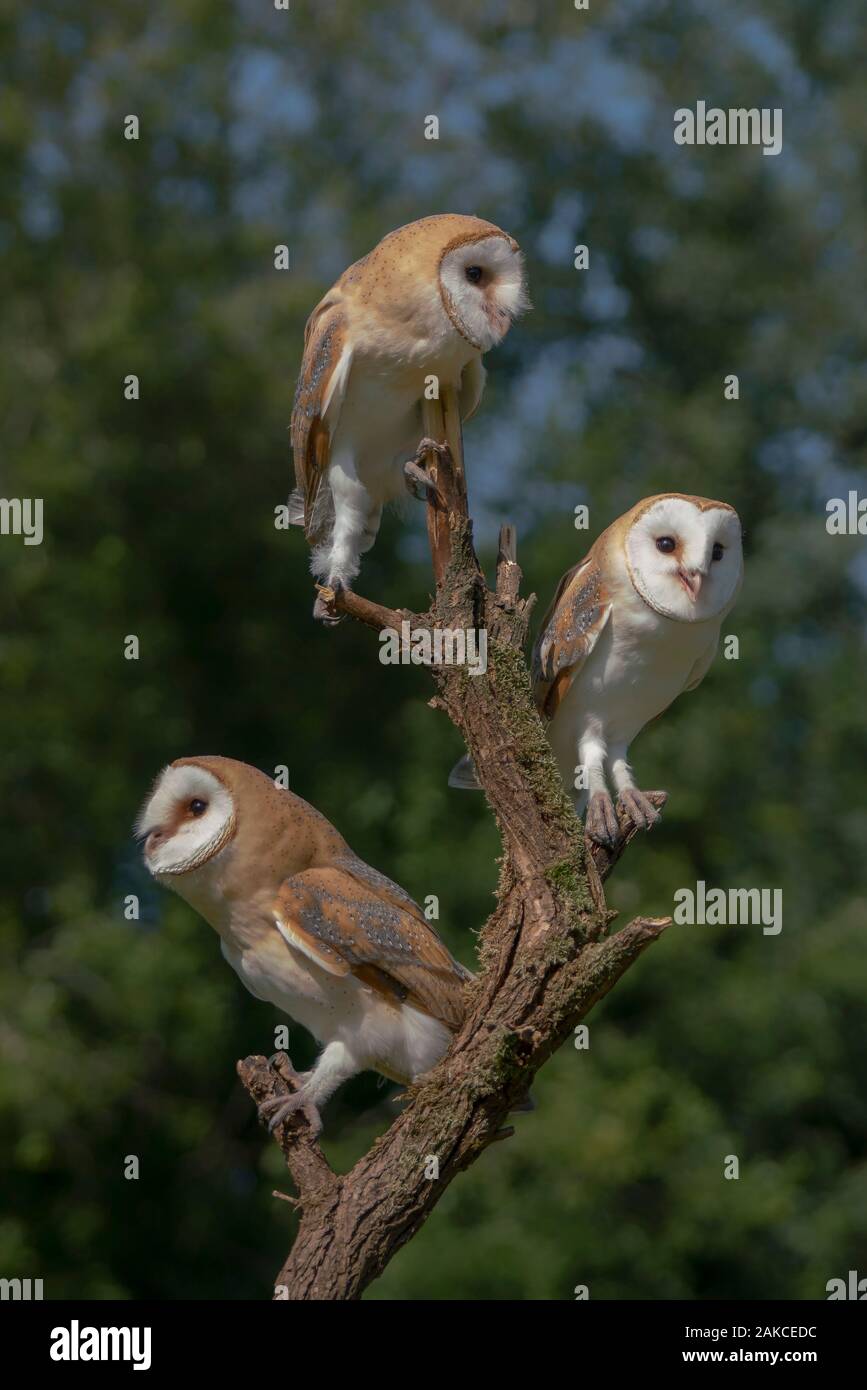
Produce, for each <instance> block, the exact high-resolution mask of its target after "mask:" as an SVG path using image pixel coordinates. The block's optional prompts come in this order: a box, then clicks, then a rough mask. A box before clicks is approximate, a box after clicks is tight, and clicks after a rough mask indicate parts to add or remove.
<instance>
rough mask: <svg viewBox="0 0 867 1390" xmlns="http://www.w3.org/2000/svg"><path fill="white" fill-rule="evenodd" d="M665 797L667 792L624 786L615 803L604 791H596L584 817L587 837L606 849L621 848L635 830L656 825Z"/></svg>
mask: <svg viewBox="0 0 867 1390" xmlns="http://www.w3.org/2000/svg"><path fill="white" fill-rule="evenodd" d="M667 799H668V793H667V792H642V791H639V789H638V787H624V788H623V790H622V791H621V792H620V795H619V796H618V798H617V805H616V806H615V804H614V801H613V800H612V798H611V796H610V794H609V793H608V792H607V791H596V792H594V793H593V795H592V796H591V798H590V801H589V803H588V806H587V814H586V816H585V819H584V829H585V832H586V834H587V837H588V839H590V840H592V841H593V842H594V843H595V844H597V845H602V846H603V847H604V848H605V849H608V850H614V849H621V848H622V847H623V846H624V845H625V844H626V842H627V841H628V840H629V839H631V838H632V835H633V834H634V833H635V831H636V830H650V829H651V828H652V827H653V826H654V825H655V824H656V822H657V821H658V820H659V817H660V815H661V814H662V808H663V806H664V805H665V803H666V801H667Z"/></svg>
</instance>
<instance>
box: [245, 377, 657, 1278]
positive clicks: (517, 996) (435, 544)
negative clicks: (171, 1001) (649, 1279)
mask: <svg viewBox="0 0 867 1390" xmlns="http://www.w3.org/2000/svg"><path fill="white" fill-rule="evenodd" d="M424 424H425V430H426V433H427V434H428V435H430V436H431V437H432V438H434V439H438V440H441V441H443V442H445V443H446V444H447V446H448V452H447V453H445V454H444V455H441V456H436V455H434V454H431V455H429V457H428V462H427V470H428V473H429V475H430V477H431V478H432V480H433V481H434V482H435V483H436V487H437V495H436V496H434V497H432V498H431V500H429V502H428V533H429V538H430V544H431V556H432V561H433V568H434V577H435V580H436V593H435V596H434V599H433V601H432V603H431V607H430V609H429V610H428V612H426V613H423V614H414V613H410V612H408V611H406V610H403V609H398V610H393V609H388V608H383V607H382V606H381V605H379V604H375V603H371V602H369V601H368V600H367V599H364V598H362V597H361V596H360V595H358V594H355V593H351V592H348V591H344V592H340V593H337V594H334V593H333V592H332V591H330V590H323V591H322V592H323V593H324V594H325V596H326V598H327V599H328V600H329V602H330V603H331V604H332V606H333V608H334V610H335V611H338V612H342V613H345V614H348V615H349V616H351V617H353V618H356V619H358V620H359V621H361V622H363V623H366V624H367V625H369V626H370V627H373V628H376V629H382V628H384V627H389V628H394V629H395V630H396V631H398V632H400V631H401V623H402V622H403V621H404V620H407V621H409V623H410V624H411V626H412V628H413V629H416V630H418V629H421V628H428V629H430V630H434V629H445V628H450V629H463V630H464V631H467V630H469V629H476V630H481V629H487V634H488V636H487V642H488V669H487V672H486V674H484V675H476V676H471V675H470V674H469V673H468V671H467V668H466V667H465V666H446V665H444V666H440V667H433V668H432V669H431V674H432V676H433V679H434V682H435V685H436V694H435V696H434V698H433V699H432V700H431V705H432V706H433V707H434V708H436V709H439V710H442V711H444V712H445V713H446V714H447V715H448V717H449V718H450V719H451V720H452V722H453V723H454V724H455V725H456V726H457V728H458V729H459V730H460V731H461V733H462V734H463V736H464V739H465V741H466V745H467V748H468V749H469V751H470V753H471V755H472V757H473V761H474V762H475V766H476V769H477V773H478V776H479V780H480V782H481V783H482V786H483V789H484V792H485V795H486V797H487V799H488V803H489V805H490V807H491V809H492V810H493V812H494V815H495V817H496V820H497V824H498V826H499V829H500V832H501V835H502V841H503V857H502V861H501V873H500V883H499V888H498V895H497V905H496V907H495V909H494V912H493V913H492V914H491V916H490V918H489V919H488V921H487V923H486V924H485V926H484V927H483V929H482V932H481V937H480V946H479V962H480V967H481V968H480V971H479V974H478V976H477V978H476V980H475V981H474V982H473V984H471V985H470V986H469V987H468V991H467V994H468V998H467V1005H468V1007H467V1017H466V1022H465V1024H464V1026H463V1028H462V1030H461V1032H460V1034H459V1035H458V1036H457V1037H456V1038H455V1041H454V1045H453V1046H452V1048H451V1050H450V1052H449V1053H448V1055H447V1056H446V1057H445V1058H444V1059H443V1061H442V1062H440V1063H439V1065H438V1066H437V1067H436V1068H435V1069H434V1070H433V1071H432V1072H430V1073H428V1075H427V1076H425V1077H424V1079H423V1080H422V1081H419V1082H418V1083H416V1084H415V1085H414V1086H412V1087H410V1088H409V1090H408V1092H407V1100H408V1103H407V1104H406V1106H405V1108H404V1109H403V1111H402V1113H401V1114H400V1116H399V1117H398V1119H396V1120H395V1122H394V1124H393V1125H392V1126H391V1128H390V1129H389V1130H388V1132H387V1133H386V1134H384V1135H383V1136H382V1137H381V1138H379V1139H377V1140H376V1142H375V1143H374V1145H373V1147H372V1148H371V1150H370V1151H369V1153H367V1154H365V1156H364V1157H363V1158H361V1159H360V1160H359V1161H358V1163H356V1164H355V1167H354V1168H353V1169H352V1170H351V1171H350V1172H349V1173H346V1174H342V1175H341V1174H337V1173H335V1172H334V1171H333V1170H332V1169H331V1167H330V1165H329V1164H328V1162H327V1160H326V1159H325V1156H324V1155H323V1153H322V1151H321V1149H320V1148H319V1145H318V1144H317V1143H316V1142H315V1140H311V1138H310V1133H309V1130H308V1127H307V1122H306V1120H304V1119H303V1118H302V1117H301V1116H300V1115H298V1116H293V1117H291V1118H290V1120H289V1121H287V1122H286V1123H285V1124H284V1125H281V1126H280V1127H279V1129H278V1130H277V1132H276V1135H275V1137H276V1138H277V1141H278V1142H279V1143H280V1145H281V1147H282V1149H283V1152H284V1155H285V1158H286V1163H287V1166H288V1168H289V1170H290V1172H291V1174H292V1177H293V1180H294V1182H295V1185H296V1187H297V1189H298V1193H299V1196H298V1199H297V1203H296V1205H297V1207H298V1209H299V1212H300V1225H299V1229H298V1233H297V1236H296V1238H295V1241H294V1244H293V1246H292V1249H291V1250H290V1252H289V1255H288V1256H287V1259H286V1262H285V1264H284V1265H283V1268H282V1269H281V1271H280V1273H279V1274H278V1276H277V1280H276V1285H275V1294H274V1296H275V1298H289V1299H299V1300H307V1299H354V1298H358V1297H360V1295H361V1293H362V1292H363V1290H364V1289H365V1288H366V1287H367V1285H368V1284H369V1283H370V1282H371V1281H372V1280H373V1279H375V1278H376V1277H377V1275H379V1274H380V1273H381V1272H382V1270H383V1269H384V1268H385V1266H386V1265H387V1263H388V1261H389V1260H390V1259H391V1258H392V1256H393V1255H394V1254H395V1253H396V1252H397V1251H398V1250H399V1249H400V1247H401V1246H402V1245H404V1244H405V1243H406V1242H407V1241H408V1240H410V1239H411V1237H412V1236H413V1235H414V1234H415V1232H416V1231H417V1230H418V1229H419V1227H420V1226H421V1225H422V1223H423V1222H424V1221H425V1220H426V1218H427V1217H428V1215H429V1214H430V1212H431V1211H432V1210H433V1208H434V1206H435V1205H436V1203H437V1202H438V1201H439V1199H440V1197H441V1196H442V1194H443V1193H444V1191H445V1190H446V1188H447V1187H448V1185H449V1183H450V1182H451V1181H452V1180H453V1178H455V1177H456V1175H457V1174H458V1173H459V1172H460V1171H461V1169H463V1168H466V1167H468V1166H469V1164H471V1163H473V1162H475V1160H476V1159H477V1158H479V1156H480V1155H481V1154H482V1153H483V1151H484V1150H485V1149H486V1148H487V1147H488V1145H490V1144H491V1143H493V1142H494V1141H495V1140H499V1139H501V1138H505V1137H508V1135H509V1134H511V1132H512V1131H511V1129H510V1128H509V1127H507V1126H506V1127H504V1122H505V1120H506V1117H507V1115H508V1113H509V1111H510V1109H512V1108H513V1107H514V1106H515V1104H516V1103H519V1102H520V1100H521V1099H522V1097H524V1095H525V1094H526V1091H527V1088H528V1086H529V1085H530V1083H531V1081H532V1079H533V1077H534V1075H535V1073H536V1072H537V1071H538V1069H539V1067H540V1066H541V1065H542V1064H543V1063H544V1062H545V1061H546V1060H547V1058H548V1057H550V1056H551V1054H552V1053H553V1052H554V1051H555V1050H556V1049H557V1048H558V1047H559V1046H560V1045H561V1044H562V1043H563V1042H564V1041H565V1039H566V1038H567V1037H569V1036H570V1035H571V1034H572V1032H573V1030H574V1028H575V1026H576V1024H577V1023H578V1022H579V1021H580V1020H581V1019H583V1018H584V1017H585V1015H586V1014H587V1013H588V1011H589V1010H590V1009H591V1008H592V1007H593V1005H594V1004H595V1003H596V1001H597V1000H598V999H601V998H602V997H603V995H605V994H607V993H608V991H609V990H610V989H611V987H612V985H614V984H615V983H616V981H617V980H618V979H619V978H620V976H621V975H622V974H623V973H624V971H625V970H627V969H628V968H629V966H630V965H632V964H633V962H634V961H635V960H637V958H638V956H639V955H640V954H641V952H642V951H643V950H644V949H645V947H647V946H649V945H650V943H651V942H653V941H655V940H656V939H657V937H659V935H660V934H661V933H662V931H663V930H664V929H665V927H667V926H668V925H669V923H670V918H645V917H639V918H636V919H635V920H634V921H632V922H630V923H629V925H628V926H624V927H622V928H621V929H620V930H619V931H616V932H613V933H611V932H610V930H609V928H610V926H611V922H612V920H613V918H614V916H615V915H616V914H614V913H611V912H609V911H608V909H607V908H606V905H605V897H604V893H603V889H602V880H603V879H604V878H605V877H606V875H607V874H608V873H609V872H610V870H611V869H612V868H613V866H614V863H615V861H616V859H617V858H618V857H619V854H620V853H621V852H622V850H623V848H624V846H625V845H626V844H627V843H628V842H629V840H630V839H631V838H632V836H633V835H634V833H635V832H634V828H633V827H632V825H631V822H629V821H628V819H626V818H621V831H622V839H621V843H620V845H619V846H618V849H617V851H616V853H614V854H610V853H608V852H607V851H606V850H603V849H602V848H601V847H599V846H597V845H590V844H589V842H585V839H584V834H583V829H582V826H581V823H580V821H579V820H578V819H577V817H576V816H575V813H574V811H573V809H572V805H571V803H570V801H569V799H568V797H567V796H566V795H565V794H564V791H563V787H562V783H561V781H560V777H559V774H558V771H557V768H556V766H555V763H554V760H553V757H552V755H551V751H550V748H549V745H548V742H547V739H546V737H545V733H544V729H543V727H542V724H541V722H540V720H539V717H538V715H537V714H536V711H535V708H534V704H533V698H532V692H531V686H530V678H529V673H528V670H527V666H526V663H525V660H524V656H523V650H524V646H525V642H526V637H527V622H528V616H529V612H530V608H531V606H532V603H533V599H532V598H530V599H522V598H521V597H520V594H519V588H520V582H521V571H520V568H519V566H518V564H517V560H516V555H515V542H514V533H513V532H512V529H511V528H510V527H503V529H502V531H501V533H500V551H499V556H498V561H497V574H496V583H495V587H494V589H489V588H488V587H487V585H486V583H485V579H484V576H483V574H482V572H481V570H480V568H479V563H478V560H477V559H476V555H475V551H474V549H473V540H472V522H471V521H470V519H469V516H468V512H467V501H466V487H465V483H464V474H463V458H462V446H461V437H460V418H459V415H458V412H457V403H456V401H455V398H454V396H453V395H452V394H449V393H444V400H443V404H442V406H440V404H439V402H429V403H426V405H425V411H424ZM651 795H652V796H653V798H654V800H655V801H656V804H657V805H658V806H661V805H662V803H663V802H664V800H665V797H664V794H663V793H661V792H658V793H652V794H651ZM385 867H386V868H387V866H385ZM238 1073H239V1075H240V1077H241V1079H242V1081H243V1083H244V1085H245V1086H246V1088H247V1090H248V1091H249V1093H250V1095H251V1096H252V1098H253V1100H254V1101H255V1102H256V1103H257V1104H259V1103H261V1102H262V1101H263V1100H266V1099H269V1098H270V1097H271V1096H273V1095H279V1094H284V1093H287V1092H288V1091H289V1090H290V1089H291V1086H290V1083H289V1081H288V1079H287V1077H286V1075H285V1074H284V1073H283V1070H282V1059H280V1058H278V1059H277V1060H276V1061H275V1063H274V1065H273V1066H269V1065H268V1062H267V1061H266V1059H265V1058H264V1057H247V1058H245V1059H244V1060H243V1061H241V1062H239V1063H238ZM430 1155H436V1157H437V1159H438V1161H439V1178H438V1179H437V1180H435V1181H432V1180H431V1179H430V1178H428V1177H427V1176H426V1161H427V1159H428V1157H429V1156H430Z"/></svg>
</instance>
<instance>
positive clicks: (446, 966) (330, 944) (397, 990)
mask: <svg viewBox="0 0 867 1390" xmlns="http://www.w3.org/2000/svg"><path fill="white" fill-rule="evenodd" d="M405 899H406V903H407V904H409V906H407V905H405V902H404V900H405ZM410 909H411V910H410ZM274 920H275V922H276V924H277V928H278V930H279V931H280V933H281V935H282V936H283V937H284V938H285V940H286V941H288V942H289V944H290V945H291V946H294V947H295V948H296V950H299V951H301V952H302V953H303V954H304V955H306V956H307V957H308V958H309V959H310V960H313V961H315V962H316V964H317V965H319V966H321V967H322V969H323V970H326V971H328V973H329V974H331V975H339V976H346V975H349V974H352V975H355V976H356V977H357V978H358V979H359V980H361V981H362V982H363V983H364V984H366V985H369V986H370V987H371V988H372V989H375V990H376V991H377V992H378V993H380V994H383V995H385V996H386V998H389V999H391V1000H393V1001H394V1002H395V1003H406V1004H410V1005H412V1006H413V1008H416V1009H420V1010H421V1011H422V1012H423V1013H426V1014H429V1015H430V1016H431V1017H432V1018H436V1019H439V1020H440V1022H442V1023H444V1024H446V1026H447V1027H449V1028H451V1029H452V1030H457V1028H459V1027H460V1025H461V1023H462V1022H463V1017H464V1002H463V985H464V983H465V981H466V980H468V979H470V978H471V977H470V974H469V971H467V970H465V969H464V967H463V966H462V965H460V964H459V962H458V961H456V960H455V959H454V957H453V956H452V955H451V954H450V953H449V951H448V950H447V948H446V946H445V945H444V943H443V942H442V941H441V940H440V938H439V936H438V935H437V933H436V932H435V931H434V930H433V928H432V927H431V926H430V924H429V923H428V922H426V921H425V919H424V917H423V915H422V913H421V911H420V909H419V908H418V907H417V906H416V904H415V903H413V902H412V899H411V898H409V897H408V895H406V894H404V892H403V889H402V888H398V886H397V884H393V883H392V882H391V880H390V879H387V878H385V876H384V875H382V874H378V873H377V872H376V870H375V869H370V868H369V866H368V865H367V864H364V863H363V862H362V861H361V860H357V859H355V858H354V856H348V857H347V859H346V863H345V866H343V865H341V866H340V867H336V866H335V867H329V868H324V869H305V870H304V871H303V872H302V873H300V874H294V875H293V876H292V877H291V878H288V879H286V880H285V881H284V883H283V884H282V885H281V887H280V892H279V894H278V897H277V901H276V903H275V904H274Z"/></svg>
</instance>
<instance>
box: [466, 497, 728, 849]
mask: <svg viewBox="0 0 867 1390" xmlns="http://www.w3.org/2000/svg"><path fill="white" fill-rule="evenodd" d="M742 576H743V551H742V547H741V524H740V521H739V519H738V515H737V512H736V511H734V509H733V508H732V507H730V506H728V504H727V503H725V502H711V501H709V500H708V499H707V498H705V497H686V496H684V495H682V494H681V493H676V492H671V493H663V494H662V495H661V496H658V497H648V498H645V500H644V501H643V502H639V503H638V504H637V505H636V506H634V507H633V508H632V509H631V511H628V512H626V513H625V514H624V515H623V516H621V517H619V518H618V520H617V521H615V522H614V523H613V525H611V526H609V527H608V529H607V531H603V532H602V535H601V536H600V537H599V538H598V540H597V541H596V542H595V543H594V545H593V546H592V547H591V549H590V552H589V554H588V555H587V556H586V558H585V559H583V560H581V561H580V563H579V564H577V565H575V566H574V568H573V569H571V570H568V571H567V573H566V574H564V576H563V578H562V579H561V581H560V584H559V587H558V589H557V592H556V593H555V595H554V600H553V602H552V604H551V607H550V609H549V610H548V613H547V614H546V616H545V619H544V621H543V623H542V629H541V632H540V634H539V637H538V640H537V642H536V646H535V649H534V652H533V684H534V693H535V698H536V706H537V708H538V710H539V713H540V714H541V716H542V718H543V720H545V721H546V723H547V730H548V737H549V739H550V741H551V746H552V749H553V751H554V755H555V757H556V759H557V763H558V766H559V768H560V773H561V775H562V777H563V781H564V783H565V785H566V787H567V789H568V790H569V792H570V793H571V794H572V796H573V800H574V802H575V809H576V811H577V812H578V814H579V815H580V814H582V813H583V812H584V811H585V808H586V813H587V814H586V829H587V832H588V834H589V835H590V836H591V837H592V838H593V839H594V840H597V841H599V842H600V843H601V844H605V845H608V846H613V845H614V843H615V842H616V840H617V838H618V836H619V827H618V821H617V815H616V812H615V806H614V802H613V799H612V797H611V793H610V791H609V788H608V782H609V779H610V783H611V785H612V786H613V787H614V790H615V792H616V794H617V795H618V796H619V799H620V802H621V805H622V806H623V808H624V809H625V810H626V811H627V813H628V814H629V816H630V817H631V819H632V821H633V823H634V824H635V825H636V826H638V827H639V828H641V829H648V830H649V829H650V827H651V825H652V824H653V823H654V821H655V820H656V819H657V817H658V814H659V813H658V811H657V810H656V809H655V807H654V806H653V804H652V802H651V801H650V800H649V799H648V797H647V796H646V795H645V794H644V793H643V792H642V791H640V790H639V789H638V787H637V786H636V785H635V781H634V778H633V775H632V769H631V767H630V765H629V762H628V753H629V745H630V744H631V742H632V740H633V739H634V738H635V736H636V734H638V733H640V731H641V730H642V729H643V728H644V726H645V724H647V723H648V722H649V721H650V720H651V719H655V718H656V717H657V715H660V714H662V712H663V710H665V709H667V708H668V706H669V705H670V704H671V703H672V701H673V700H675V699H676V698H677V696H678V695H679V694H680V693H681V691H684V690H694V689H695V688H696V686H697V685H699V683H700V682H701V681H702V680H703V679H704V677H705V675H706V674H707V671H708V670H709V668H710V665H711V662H712V661H713V658H714V655H715V654H716V649H717V646H718V644H719V636H720V627H721V624H722V620H723V618H724V617H725V616H726V614H727V613H728V612H729V610H730V609H731V607H732V605H733V604H734V601H735V599H736V598H737V594H738V590H739V589H740V585H741V579H742ZM579 769H580V770H582V771H583V774H584V775H583V776H582V777H581V778H580V779H577V778H576V773H577V772H578V771H579ZM576 780H580V782H581V783H582V787H581V789H580V790H578V791H576V790H575V782H576ZM449 781H450V783H451V785H452V786H460V787H473V786H476V785H478V784H477V782H476V779H475V773H474V770H473V767H472V763H471V762H470V760H469V759H468V758H462V759H461V761H460V762H459V763H458V764H457V766H456V767H455V768H454V769H453V770H452V774H451V777H450V778H449Z"/></svg>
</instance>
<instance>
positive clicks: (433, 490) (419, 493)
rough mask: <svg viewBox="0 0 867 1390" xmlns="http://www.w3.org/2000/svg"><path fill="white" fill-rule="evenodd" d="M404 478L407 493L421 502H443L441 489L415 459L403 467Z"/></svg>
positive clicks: (409, 460)
mask: <svg viewBox="0 0 867 1390" xmlns="http://www.w3.org/2000/svg"><path fill="white" fill-rule="evenodd" d="M403 476H404V481H405V483H406V488H407V491H408V492H409V493H410V494H411V496H413V497H415V498H416V499H417V500H418V501H419V502H427V501H437V500H439V501H442V498H441V497H440V492H439V488H438V487H437V485H436V483H435V482H434V480H433V478H431V477H430V475H429V474H428V473H426V472H425V470H424V468H422V466H421V464H420V463H417V462H416V460H415V459H408V460H407V462H406V463H405V464H404V465H403Z"/></svg>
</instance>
